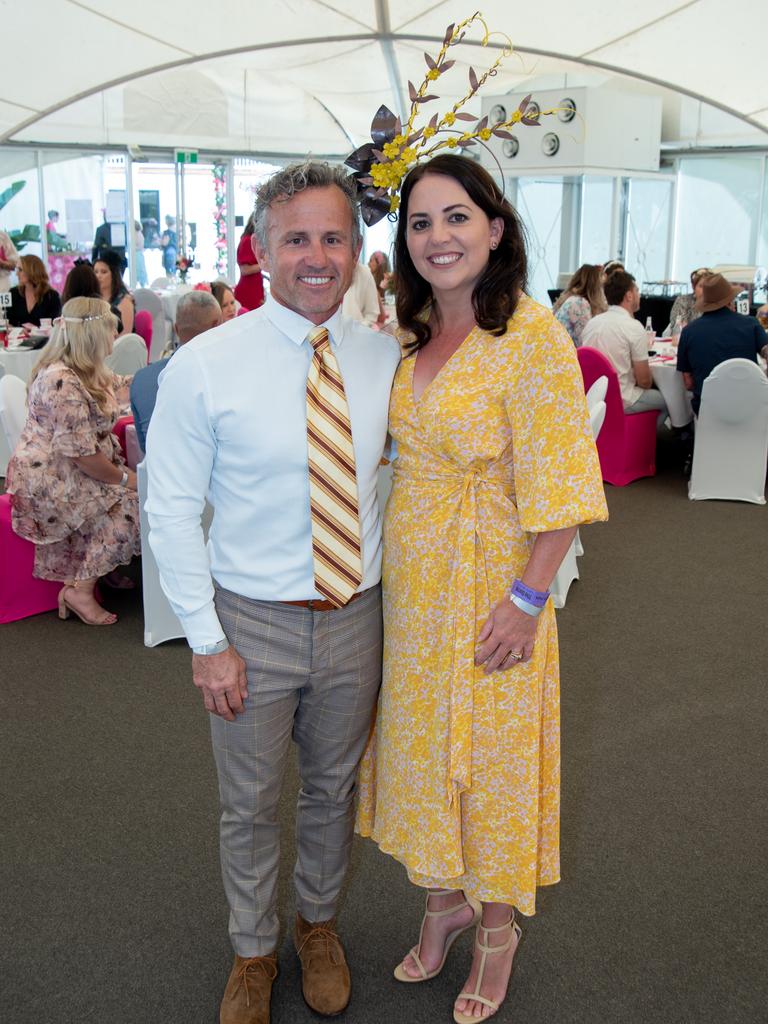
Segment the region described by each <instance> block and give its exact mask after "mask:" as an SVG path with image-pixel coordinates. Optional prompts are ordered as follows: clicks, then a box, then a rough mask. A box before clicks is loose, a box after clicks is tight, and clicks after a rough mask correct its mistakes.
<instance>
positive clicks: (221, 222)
mask: <svg viewBox="0 0 768 1024" xmlns="http://www.w3.org/2000/svg"><path fill="white" fill-rule="evenodd" d="M213 196H214V202H215V204H216V207H215V209H214V211H213V222H214V224H215V225H216V242H215V243H214V244H215V246H216V261H215V263H214V266H215V268H216V273H217V274H218V275H219V276H223V275H224V274H225V273H226V270H227V168H226V165H225V164H214V165H213Z"/></svg>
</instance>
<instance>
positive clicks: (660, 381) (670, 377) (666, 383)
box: [649, 357, 693, 427]
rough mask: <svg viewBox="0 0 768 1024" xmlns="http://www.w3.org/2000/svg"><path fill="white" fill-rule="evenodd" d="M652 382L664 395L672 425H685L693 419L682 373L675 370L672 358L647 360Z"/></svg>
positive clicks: (675, 365) (689, 397)
mask: <svg viewBox="0 0 768 1024" xmlns="http://www.w3.org/2000/svg"><path fill="white" fill-rule="evenodd" d="M649 361H650V365H651V375H652V377H653V383H654V384H655V385H656V387H657V388H658V389H659V391H660V392H661V393H662V395H663V396H664V401H665V402H666V403H667V409H668V410H669V419H670V422H671V424H672V426H673V427H686V426H688V424H689V423H690V422H691V420H692V419H693V409H692V408H691V396H690V394H689V393H688V392H687V391H686V390H685V385H684V384H683V375H682V373H678V372H677V364H676V361H675V360H674V359H670V360H661V359H654V358H653V357H652V358H651V359H650V360H649Z"/></svg>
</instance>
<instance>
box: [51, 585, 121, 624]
mask: <svg viewBox="0 0 768 1024" xmlns="http://www.w3.org/2000/svg"><path fill="white" fill-rule="evenodd" d="M77 589H78V587H77V583H76V582H75V583H67V584H65V585H64V586H63V587H62V588H61V590H60V591H59V618H60V619H68V618H69V616H70V613H73V614H75V615H76V616H77V617H78V619H80V621H81V622H84V623H85V624H86V626H114V624H115V623H116V622H117V616H116V615H115V614H114V613H113V612H108V611H107V609H106V608H105V609H104V612H105V614H106V616H107V618H106V619H89V618H88V616H87V615H84V614H83V613H82V612H80V611H78V610H77V608H75V607H74V605H71V604H70V603H69V601H67V591H68V590H77Z"/></svg>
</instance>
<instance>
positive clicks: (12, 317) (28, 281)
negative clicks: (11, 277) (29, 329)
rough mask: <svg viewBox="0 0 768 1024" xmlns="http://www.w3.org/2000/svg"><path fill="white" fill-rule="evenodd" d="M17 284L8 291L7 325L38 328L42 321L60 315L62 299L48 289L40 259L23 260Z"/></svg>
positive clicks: (26, 258) (33, 257)
mask: <svg viewBox="0 0 768 1024" xmlns="http://www.w3.org/2000/svg"><path fill="white" fill-rule="evenodd" d="M18 276H19V283H18V284H17V285H16V286H15V287H13V288H11V307H10V309H9V310H8V322H9V323H10V324H11V325H12V326H13V327H22V326H23V325H24V324H34V325H35V327H39V326H40V321H41V320H45V319H48V320H53V318H54V317H56V316H58V315H59V313H60V312H61V299H60V298H59V293H58V292H57V291H56V289H55V288H51V283H50V281H49V280H48V271H47V270H46V269H45V264H44V263H43V261H42V260H41V259H40V257H39V256H22V257H21V258H20V260H19V267H18Z"/></svg>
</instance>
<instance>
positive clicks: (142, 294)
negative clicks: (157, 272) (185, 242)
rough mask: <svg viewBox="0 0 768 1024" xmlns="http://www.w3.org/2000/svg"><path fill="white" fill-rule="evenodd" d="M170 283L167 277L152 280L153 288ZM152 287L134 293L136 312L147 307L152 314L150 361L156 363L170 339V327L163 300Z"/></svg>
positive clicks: (162, 286)
mask: <svg viewBox="0 0 768 1024" xmlns="http://www.w3.org/2000/svg"><path fill="white" fill-rule="evenodd" d="M169 283H170V282H169V281H168V280H166V278H164V277H161V278H158V280H157V281H153V282H152V288H155V287H157V288H167V287H168V285H169ZM152 288H137V289H136V290H135V291H134V293H133V301H134V302H135V303H136V312H139V310H142V309H146V310H147V312H148V313H151V314H152V344H151V345H150V348H149V361H150V363H156V362H157V360H158V359H159V358H160V353H161V352H162V351H163V349H164V348H165V346H166V343H167V341H168V327H167V322H166V319H165V309H164V308H163V300H162V299H161V298H160V296H159V295H155V293H154V292H153V291H152Z"/></svg>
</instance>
